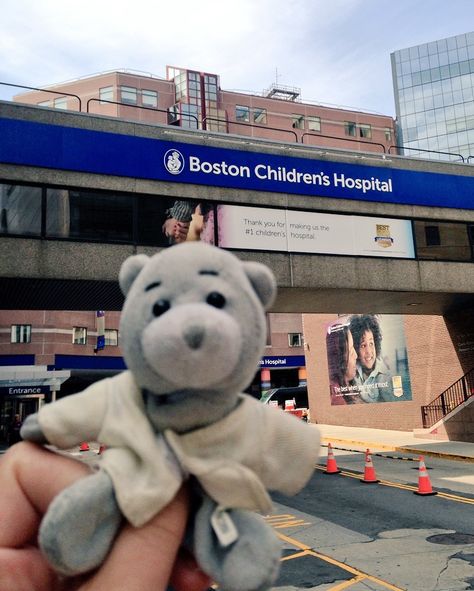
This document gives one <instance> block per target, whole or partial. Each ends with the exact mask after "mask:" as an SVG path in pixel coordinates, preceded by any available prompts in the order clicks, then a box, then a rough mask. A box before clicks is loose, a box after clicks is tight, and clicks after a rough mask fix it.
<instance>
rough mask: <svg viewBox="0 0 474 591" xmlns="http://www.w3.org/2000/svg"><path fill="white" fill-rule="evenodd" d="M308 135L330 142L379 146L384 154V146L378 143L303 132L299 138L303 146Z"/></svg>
mask: <svg viewBox="0 0 474 591" xmlns="http://www.w3.org/2000/svg"><path fill="white" fill-rule="evenodd" d="M307 135H310V136H312V137H325V138H328V139H331V140H339V141H340V142H357V143H358V144H371V145H372V146H380V147H381V148H382V152H383V153H384V154H385V153H386V150H385V146H384V145H383V144H379V143H378V142H368V141H367V140H353V139H351V138H347V137H338V136H335V135H323V134H322V133H309V132H305V133H303V134H302V136H301V142H302V143H303V144H304V137H305V136H307ZM321 147H324V146H321Z"/></svg>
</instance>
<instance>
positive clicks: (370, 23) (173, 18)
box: [0, 0, 474, 115]
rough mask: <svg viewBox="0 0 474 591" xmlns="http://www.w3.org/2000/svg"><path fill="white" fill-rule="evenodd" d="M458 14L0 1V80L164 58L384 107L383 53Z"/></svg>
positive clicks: (239, 82) (466, 0) (464, 9)
mask: <svg viewBox="0 0 474 591" xmlns="http://www.w3.org/2000/svg"><path fill="white" fill-rule="evenodd" d="M468 22H474V3H473V2H472V0H452V1H451V2H450V3H448V2H446V1H445V0H417V2H413V0H397V2H393V0H239V2H232V1H229V0H201V1H200V2H196V0H180V2H169V1H168V2H157V1H156V0H133V2H130V0H127V1H126V0H100V1H97V0H82V1H81V3H80V4H73V3H71V2H70V1H69V2H68V1H67V0H66V1H65V0H41V1H38V0H2V17H1V20H0V55H1V56H2V60H1V61H0V80H2V81H10V82H16V83H18V84H26V85H30V86H40V85H47V84H53V83H58V82H61V81H65V80H70V79H73V78H77V77H81V76H86V75H89V74H93V73H97V72H101V71H107V70H115V69H119V68H125V69H131V70H138V71H143V72H148V73H152V74H154V75H158V76H162V77H165V76H166V65H174V66H179V67H185V68H190V69H196V70H199V71H207V72H210V73H214V74H219V75H220V76H221V85H222V87H223V88H225V89H227V90H247V91H253V92H257V93H260V92H262V90H263V89H264V88H267V87H268V86H269V85H270V84H271V83H272V82H275V81H276V80H277V81H278V82H279V83H280V84H284V85H288V86H296V87H300V88H301V90H302V96H303V98H304V99H305V100H312V101H316V102H320V103H332V104H337V105H347V106H352V107H358V108H359V109H361V110H375V111H378V112H381V113H383V114H387V115H390V114H392V113H393V112H394V106H393V90H392V79H391V67H390V52H392V51H394V50H395V49H401V48H403V47H408V46H410V45H414V44H418V43H422V42H426V41H430V40H433V39H437V38H442V37H444V36H450V35H454V34H458V33H461V32H463V31H465V23H468ZM12 94H14V93H13V92H11V93H10V96H11V95H12ZM0 96H4V94H3V91H2V94H0Z"/></svg>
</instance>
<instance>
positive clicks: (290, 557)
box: [281, 550, 309, 562]
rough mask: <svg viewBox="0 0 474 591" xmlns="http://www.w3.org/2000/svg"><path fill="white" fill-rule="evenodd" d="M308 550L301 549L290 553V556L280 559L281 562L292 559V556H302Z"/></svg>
mask: <svg viewBox="0 0 474 591" xmlns="http://www.w3.org/2000/svg"><path fill="white" fill-rule="evenodd" d="M308 554H309V552H308V550H303V551H301V552H296V553H295V554H290V556H284V557H283V558H282V559H281V562H285V561H286V560H293V558H301V557H302V556H308Z"/></svg>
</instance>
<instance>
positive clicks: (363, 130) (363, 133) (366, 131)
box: [359, 123, 372, 140]
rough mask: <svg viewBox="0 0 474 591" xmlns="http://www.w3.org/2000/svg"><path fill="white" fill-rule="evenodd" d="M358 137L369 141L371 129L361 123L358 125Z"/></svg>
mask: <svg viewBox="0 0 474 591" xmlns="http://www.w3.org/2000/svg"><path fill="white" fill-rule="evenodd" d="M359 135H360V137H364V138H366V139H369V140H370V138H371V137H372V127H371V126H370V125H367V124H365V123H361V124H360V125H359Z"/></svg>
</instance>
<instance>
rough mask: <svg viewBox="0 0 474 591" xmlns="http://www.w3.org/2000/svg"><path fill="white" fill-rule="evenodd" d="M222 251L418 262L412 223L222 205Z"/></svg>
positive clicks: (220, 206)
mask: <svg viewBox="0 0 474 591" xmlns="http://www.w3.org/2000/svg"><path fill="white" fill-rule="evenodd" d="M217 210H218V214H217V220H218V229H219V246H221V247H223V248H240V249H248V250H278V251H283V252H302V253H312V254H317V253H318V254H340V255H352V256H375V257H392V258H408V259H413V258H415V248H414V243H413V232H412V226H411V222H410V221H409V220H399V219H394V218H378V217H367V216H353V215H339V214H329V213H316V212H308V211H294V210H284V209H270V208H264V207H243V206H240V205H219V206H218V208H217Z"/></svg>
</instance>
